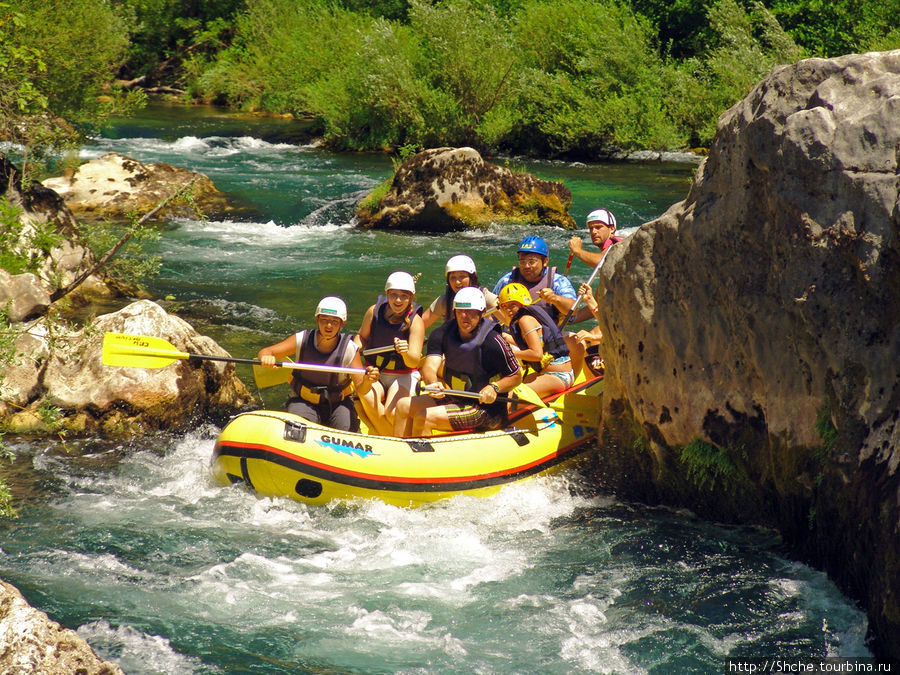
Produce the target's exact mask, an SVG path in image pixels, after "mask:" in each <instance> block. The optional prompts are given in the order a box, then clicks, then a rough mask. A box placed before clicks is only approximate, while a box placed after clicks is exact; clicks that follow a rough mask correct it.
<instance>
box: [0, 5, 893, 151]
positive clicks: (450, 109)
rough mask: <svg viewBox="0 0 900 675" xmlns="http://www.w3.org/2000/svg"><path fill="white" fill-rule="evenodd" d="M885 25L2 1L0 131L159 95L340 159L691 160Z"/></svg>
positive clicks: (692, 11)
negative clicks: (296, 136) (773, 79)
mask: <svg viewBox="0 0 900 675" xmlns="http://www.w3.org/2000/svg"><path fill="white" fill-rule="evenodd" d="M898 15H900V0H869V1H868V2H865V3H860V2H855V1H854V0H835V1H834V2H823V0H792V1H789V0H765V2H761V1H760V0H676V1H675V2H672V1H671V0H667V1H664V0H440V1H437V2H433V1H427V0H255V1H254V2H252V3H250V2H246V0H210V1H209V2H205V3H185V2H183V1H182V0H154V1H153V2H146V1H145V0H106V1H105V2H99V3H98V2H89V1H87V0H72V2H69V3H65V6H64V7H63V6H57V5H53V4H51V5H48V4H47V3H42V2H39V1H38V0H20V2H17V3H16V4H15V6H14V9H13V5H10V4H9V3H3V2H0V64H3V67H2V68H0V118H2V119H0V133H2V135H3V138H4V139H6V140H16V141H18V142H23V143H26V144H30V146H33V147H39V146H46V145H48V144H54V143H57V144H58V142H59V141H60V139H62V140H72V139H74V138H77V137H78V135H79V133H82V134H83V133H85V132H86V131H89V130H91V129H93V128H94V127H95V126H96V123H97V122H98V121H100V120H102V119H103V117H104V116H105V115H107V114H109V112H110V111H115V110H122V109H124V106H127V105H132V106H133V105H135V104H136V103H139V100H138V98H139V96H140V94H136V93H134V92H136V91H140V90H139V89H136V88H135V87H137V86H141V87H147V88H151V90H152V88H153V87H157V86H160V85H163V86H165V87H166V88H167V90H171V91H176V90H177V91H182V92H183V97H184V98H185V99H186V100H192V101H204V102H212V103H217V104H223V105H227V106H230V107H232V108H235V109H240V110H246V111H261V112H268V113H279V114H291V115H294V116H297V117H300V118H305V119H310V120H312V121H313V122H314V128H315V130H316V131H317V132H318V133H319V134H320V135H321V136H322V137H323V139H324V141H325V142H326V143H327V144H328V145H329V146H330V147H332V148H334V149H338V150H341V149H351V150H354V149H395V148H398V147H401V146H404V145H406V146H414V147H434V146H441V145H455V146H459V145H472V146H474V147H476V148H478V149H479V150H482V151H503V152H507V153H520V154H525V155H531V156H542V157H554V156H564V157H582V158H598V157H603V156H605V155H608V154H609V153H611V152H616V151H622V150H625V151H628V150H633V149H639V148H648V149H685V148H702V147H706V146H708V144H709V143H710V141H711V139H712V136H713V133H714V131H715V124H716V120H717V119H718V116H719V115H720V114H721V113H722V112H723V111H724V110H725V109H726V108H727V107H728V106H730V105H731V104H733V103H734V102H736V101H737V100H739V99H740V98H741V97H743V96H744V95H745V94H746V93H747V91H748V90H749V89H750V88H751V87H752V86H753V85H754V84H755V83H756V82H757V81H758V80H759V79H760V78H761V77H762V76H763V75H764V74H765V73H767V72H768V71H769V70H770V69H771V68H772V67H774V66H775V65H778V64H780V63H787V62H792V61H795V60H797V59H799V58H802V57H806V56H823V57H829V56H836V55H839V54H844V53H848V52H860V51H868V50H875V49H889V48H897V47H900V29H898V27H897V25H896V17H897V16H898ZM86 45H90V48H86V47H85V46H86ZM114 75H116V76H117V77H118V78H119V82H120V84H123V86H124V89H120V90H119V91H120V93H119V94H118V95H115V94H114V92H115V91H116V89H115V88H109V87H108V85H109V84H110V83H111V82H112V80H113V76H114ZM126 90H127V91H128V93H125V94H123V93H121V92H123V91H126ZM101 94H103V95H101ZM129 97H130V98H129ZM136 97H137V98H136ZM23 119H24V120H27V122H28V123H27V124H22V120H23ZM59 121H64V122H66V123H67V124H61V123H58V122H59Z"/></svg>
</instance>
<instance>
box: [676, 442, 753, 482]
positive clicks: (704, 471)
mask: <svg viewBox="0 0 900 675" xmlns="http://www.w3.org/2000/svg"><path fill="white" fill-rule="evenodd" d="M680 459H681V463H682V465H683V466H684V467H685V471H686V475H687V478H688V480H690V481H691V482H692V483H693V484H694V485H695V486H697V488H698V489H700V490H708V491H710V492H711V491H713V490H715V489H716V488H720V489H728V488H730V487H733V486H734V485H735V484H736V482H737V479H738V476H739V470H738V468H737V465H735V463H734V460H733V459H732V458H731V455H730V454H729V453H728V450H726V449H724V448H720V447H718V446H716V445H713V444H712V443H707V442H706V441H703V440H700V439H699V438H697V439H694V440H693V441H692V442H691V443H689V444H687V445H686V446H684V448H682V449H681V456H680Z"/></svg>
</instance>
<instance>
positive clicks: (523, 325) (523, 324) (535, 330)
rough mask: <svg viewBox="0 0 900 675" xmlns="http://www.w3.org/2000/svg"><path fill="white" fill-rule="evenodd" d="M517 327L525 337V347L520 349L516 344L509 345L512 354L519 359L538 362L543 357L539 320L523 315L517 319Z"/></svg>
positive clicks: (542, 341)
mask: <svg viewBox="0 0 900 675" xmlns="http://www.w3.org/2000/svg"><path fill="white" fill-rule="evenodd" d="M518 323H519V329H520V330H521V331H522V336H523V337H524V338H525V344H527V345H528V346H527V347H526V348H525V349H520V348H519V346H518V345H515V346H513V345H510V349H512V352H513V354H515V355H516V358H517V359H519V361H532V362H534V361H537V362H540V360H541V359H542V358H544V340H543V338H542V333H543V331H542V329H541V324H540V322H539V321H538V320H537V319H535V318H534V317H533V316H527V315H526V316H523V317H522V318H521V319H519V322H518Z"/></svg>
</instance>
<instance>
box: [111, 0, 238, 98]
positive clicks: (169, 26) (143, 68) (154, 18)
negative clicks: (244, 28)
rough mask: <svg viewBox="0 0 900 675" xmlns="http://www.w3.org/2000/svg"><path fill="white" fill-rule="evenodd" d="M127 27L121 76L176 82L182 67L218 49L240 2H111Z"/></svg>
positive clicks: (115, 0) (171, 0) (130, 0)
mask: <svg viewBox="0 0 900 675" xmlns="http://www.w3.org/2000/svg"><path fill="white" fill-rule="evenodd" d="M112 4H113V7H115V8H116V11H117V12H118V13H119V14H120V15H121V16H124V17H127V19H128V22H129V25H131V26H133V28H132V32H131V41H130V45H129V48H128V55H127V58H126V59H125V61H124V63H123V64H122V68H121V74H122V76H123V77H125V78H128V79H131V78H137V77H140V76H143V77H146V78H147V81H146V83H147V84H159V83H177V82H178V80H179V79H180V78H181V77H183V74H184V73H183V72H182V67H183V66H184V64H185V63H186V62H190V61H191V60H193V59H197V58H201V59H202V58H205V57H206V56H207V55H211V54H214V53H215V52H217V51H219V50H221V49H223V48H224V47H225V46H226V45H227V44H228V42H229V40H230V36H231V33H232V29H233V26H234V21H235V19H236V17H237V15H238V14H239V13H240V12H241V11H243V10H244V8H245V7H246V6H247V3H246V1H245V0H112Z"/></svg>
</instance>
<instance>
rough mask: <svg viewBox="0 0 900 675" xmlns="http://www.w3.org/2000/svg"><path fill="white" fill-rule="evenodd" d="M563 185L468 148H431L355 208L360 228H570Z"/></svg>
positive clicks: (572, 223)
mask: <svg viewBox="0 0 900 675" xmlns="http://www.w3.org/2000/svg"><path fill="white" fill-rule="evenodd" d="M571 203H572V193H571V192H570V191H569V189H568V188H567V187H565V186H564V185H563V184H562V183H555V182H552V181H546V180H541V179H540V178H537V177H535V176H533V175H531V174H528V173H516V172H513V171H510V170H509V169H507V168H505V167H499V166H495V165H494V164H490V163H489V162H486V161H484V159H483V158H482V157H481V155H480V154H479V153H478V151H477V150H474V149H473V148H433V149H430V150H425V151H423V152H420V153H419V154H417V155H415V156H414V157H411V158H409V159H407V160H406V161H405V162H403V163H402V164H401V165H400V166H399V167H398V168H397V171H396V173H395V174H394V178H393V180H392V182H391V186H390V189H389V190H388V192H387V193H386V194H385V195H384V196H383V197H382V198H381V199H380V200H373V199H371V197H370V198H368V199H365V200H363V201H362V203H361V204H360V205H359V207H358V208H357V213H356V215H357V219H358V221H359V224H360V225H361V226H362V227H365V228H373V229H389V230H417V231H423V232H448V231H453V230H464V229H467V228H471V227H486V226H488V225H491V224H494V223H499V224H504V223H517V224H526V223H528V224H532V225H554V226H557V227H564V228H569V229H571V228H574V227H575V221H574V219H573V218H572V217H571V216H570V215H569V205H570V204H571Z"/></svg>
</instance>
